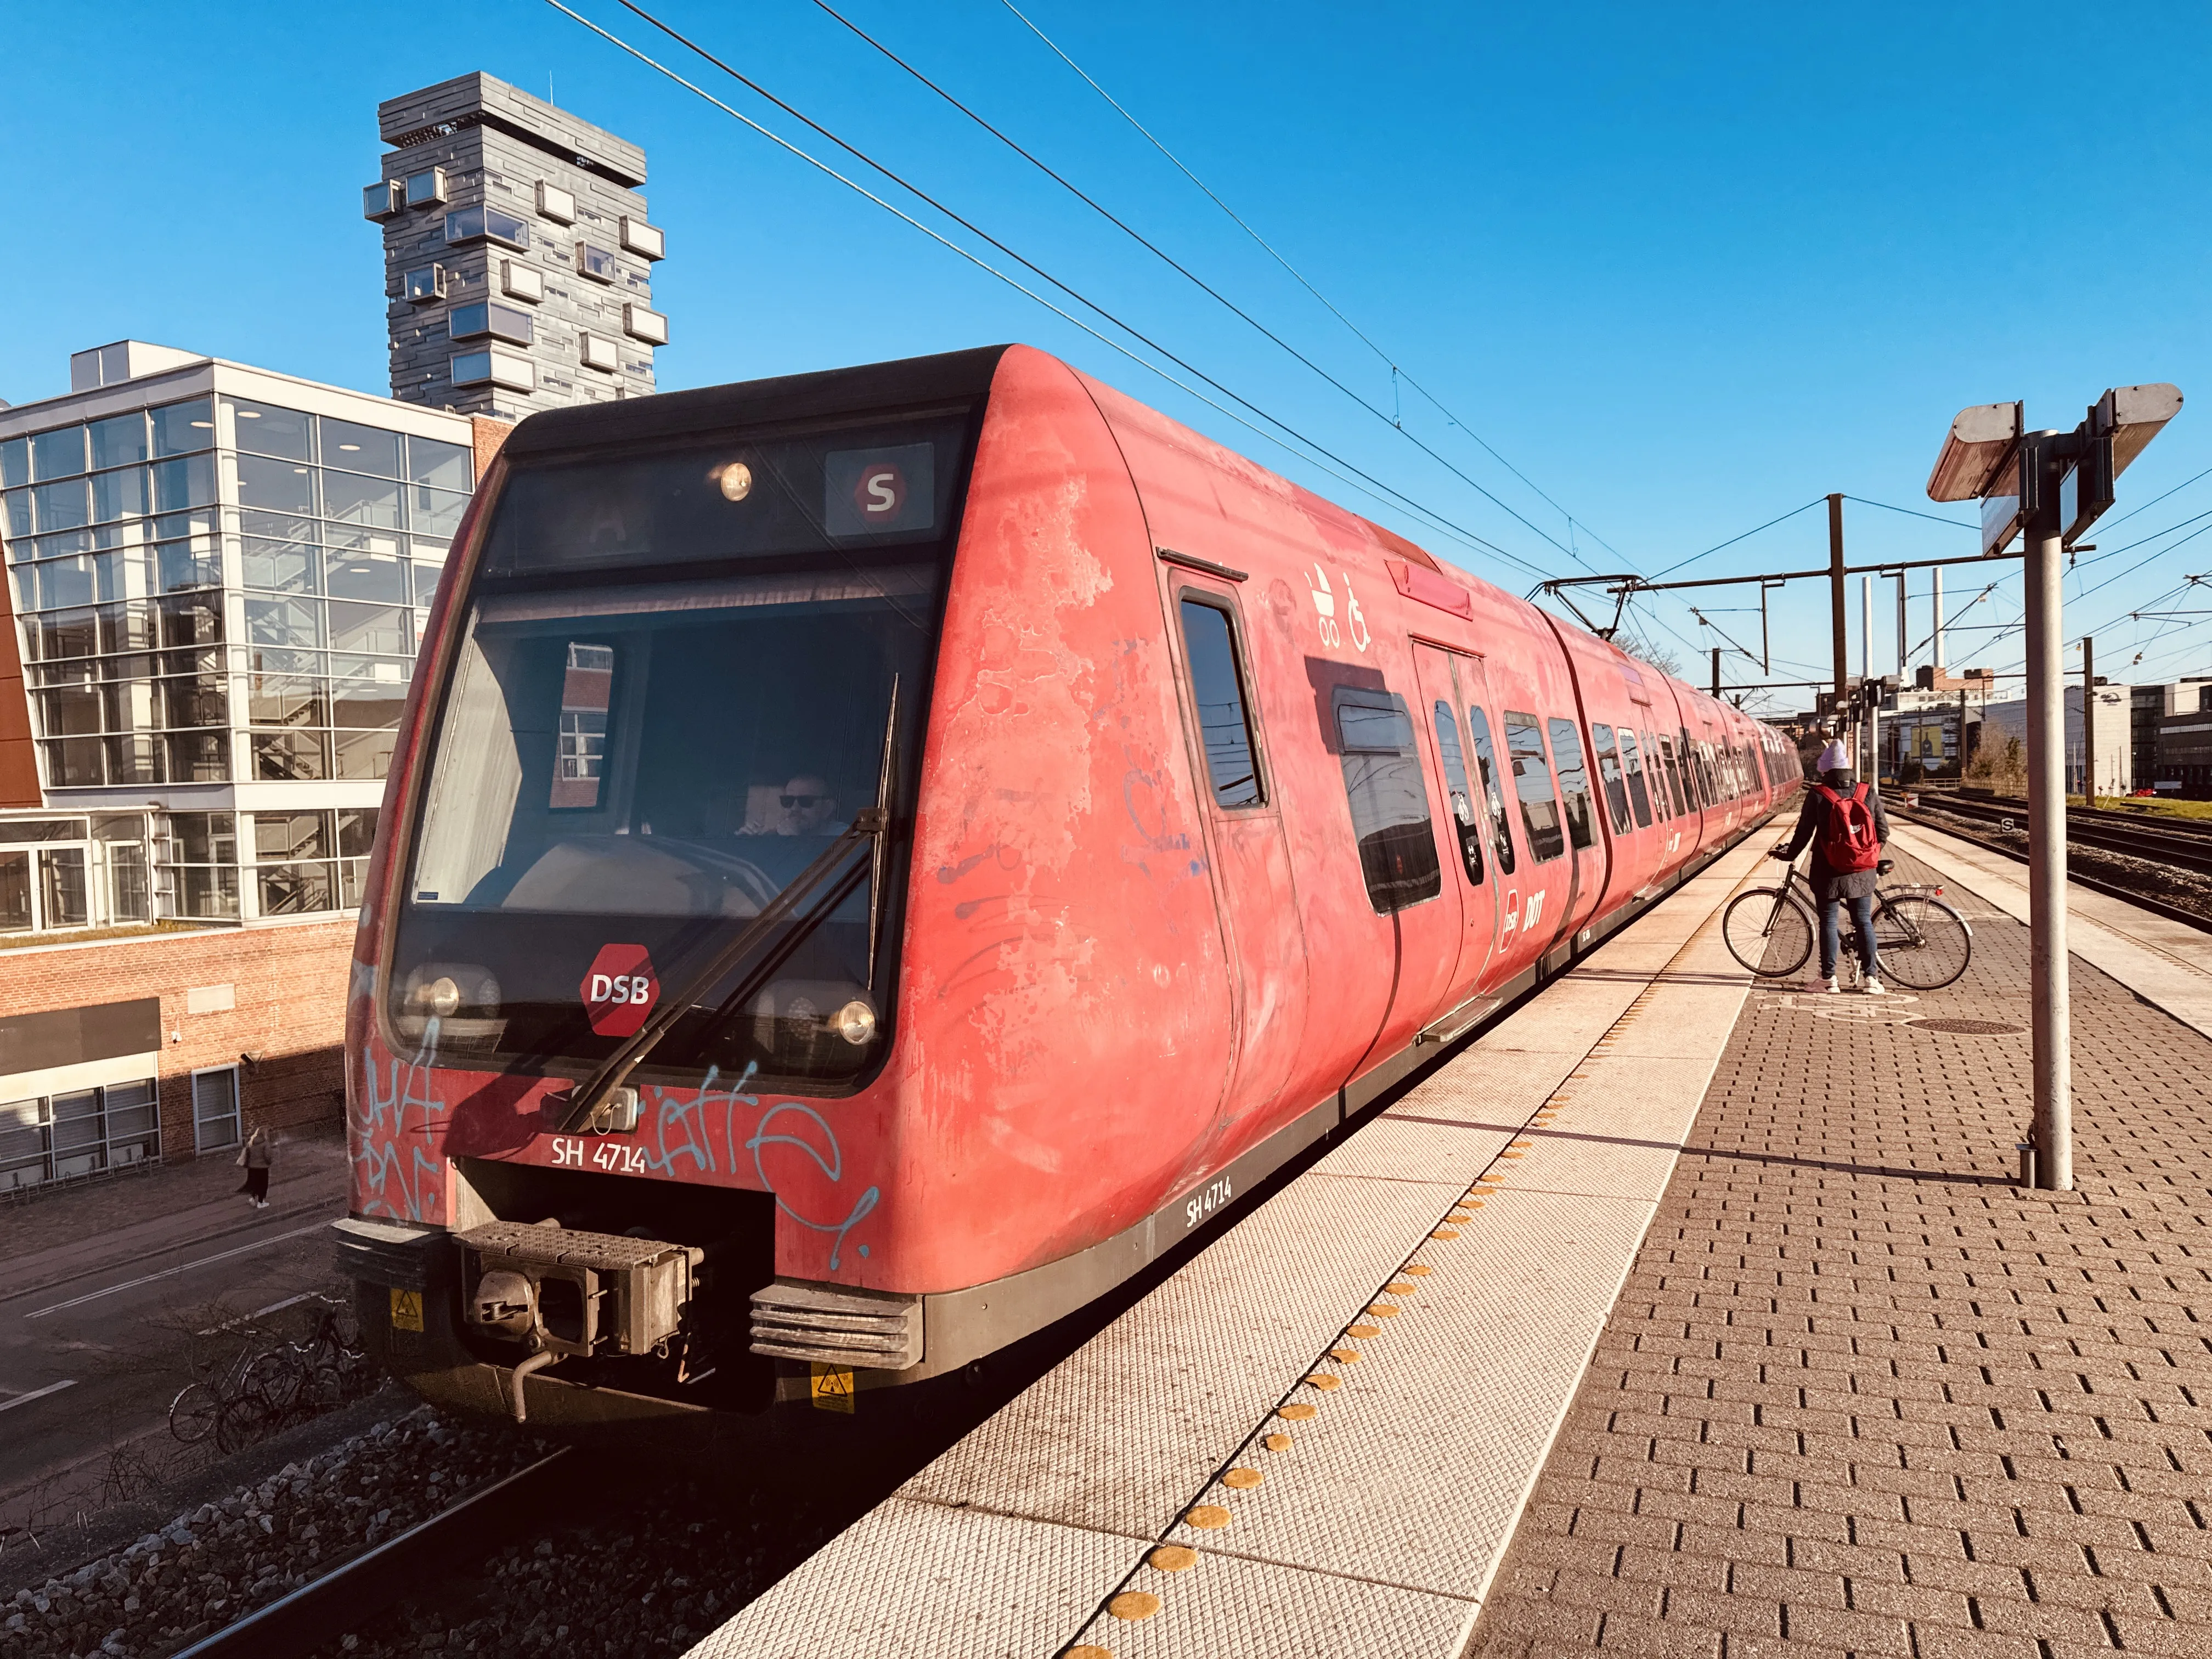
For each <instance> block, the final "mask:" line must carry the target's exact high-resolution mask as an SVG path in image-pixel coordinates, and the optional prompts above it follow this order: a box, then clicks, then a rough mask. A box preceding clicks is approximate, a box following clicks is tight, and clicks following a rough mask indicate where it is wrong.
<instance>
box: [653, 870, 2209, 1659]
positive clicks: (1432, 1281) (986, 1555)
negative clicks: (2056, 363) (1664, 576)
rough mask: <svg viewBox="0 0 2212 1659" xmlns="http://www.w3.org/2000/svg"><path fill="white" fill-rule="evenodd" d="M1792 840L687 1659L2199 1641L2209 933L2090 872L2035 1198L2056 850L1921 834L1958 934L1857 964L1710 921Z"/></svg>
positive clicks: (1276, 1213) (1035, 1391) (1999, 1647)
mask: <svg viewBox="0 0 2212 1659" xmlns="http://www.w3.org/2000/svg"><path fill="white" fill-rule="evenodd" d="M1771 839H1772V837H1771V836H1768V835H1765V834H1759V833H1755V834H1754V835H1753V836H1752V837H1751V838H1750V839H1749V840H1748V841H1747V842H1746V843H1744V844H1743V845H1741V846H1739V847H1738V848H1735V850H1734V851H1732V852H1731V853H1729V854H1728V855H1726V856H1725V857H1724V858H1723V859H1722V860H1719V861H1718V862H1717V863H1716V864H1715V865H1714V866H1711V867H1710V868H1709V869H1708V870H1707V871H1706V872H1704V873H1703V874H1701V875H1700V876H1699V878H1696V879H1695V880H1693V881H1692V882H1691V883H1689V884H1686V886H1685V887H1684V888H1683V889H1682V890H1680V891H1679V892H1678V893H1676V894H1675V895H1674V896H1671V897H1670V898H1669V899H1668V901H1667V902H1665V903H1663V904H1662V905H1661V906H1658V907H1656V908H1655V909H1654V910H1653V911H1652V912H1651V913H1650V914H1649V915H1647V916H1645V917H1644V918H1643V919H1641V920H1639V921H1638V922H1637V923H1636V924H1635V925H1634V926H1633V927H1630V928H1628V929H1627V930H1626V931H1625V932H1624V933H1621V934H1620V936H1618V937H1617V938H1616V939H1613V941H1612V942H1610V943H1609V944H1608V945H1607V946H1606V947H1605V949H1604V950H1602V951H1600V952H1598V953H1596V954H1595V956H1593V957H1591V958H1590V959H1589V961H1587V962H1586V963H1583V964H1582V965H1581V966H1580V967H1579V968H1578V969H1577V970H1576V971H1575V972H1573V973H1571V975H1568V976H1567V977H1566V978H1565V979H1564V980H1562V981H1559V982H1558V983H1557V984H1555V985H1554V986H1553V987H1550V988H1548V989H1547V990H1546V991H1545V992H1544V993H1542V994H1541V995H1539V996H1538V997H1536V998H1534V999H1532V1000H1530V1001H1529V1002H1528V1003H1527V1004H1525V1005H1523V1006H1522V1007H1521V1008H1520V1009H1518V1010H1516V1012H1514V1013H1513V1014H1512V1015H1510V1017H1509V1018H1507V1019H1505V1020H1504V1021H1503V1022H1501V1023H1500V1024H1498V1025H1496V1026H1495V1027H1493V1028H1492V1029H1491V1030H1489V1031H1487V1032H1486V1033H1485V1034H1484V1035H1483V1036H1480V1038H1478V1039H1477V1040H1476V1041H1475V1042H1473V1043H1471V1044H1469V1045H1468V1047H1467V1048H1465V1049H1463V1050H1462V1051H1461V1052H1460V1053H1459V1054H1456V1055H1455V1056H1453V1057H1452V1058H1451V1059H1450V1060H1449V1061H1448V1062H1447V1063H1446V1064H1444V1065H1443V1066H1440V1067H1439V1068H1437V1070H1436V1071H1435V1072H1433V1073H1431V1074H1430V1075H1429V1076H1427V1077H1426V1078H1425V1079H1423V1080H1421V1081H1420V1082H1419V1084H1418V1085H1415V1086H1414V1087H1413V1088H1412V1089H1411V1090H1409V1091H1407V1093H1406V1094H1404V1095H1403V1096H1401V1097H1400V1098H1399V1099H1398V1100H1397V1101H1396V1102H1395V1103H1394V1104H1392V1105H1391V1106H1390V1107H1389V1108H1388V1109H1386V1110H1385V1111H1383V1113H1382V1114H1380V1115H1378V1116H1377V1117H1376V1118H1375V1119H1374V1120H1372V1121H1370V1122H1369V1123H1368V1124H1366V1125H1365V1126H1364V1127H1362V1128H1360V1129H1359V1130H1358V1132H1357V1133H1354V1134H1353V1135H1352V1136H1351V1137H1350V1138H1349V1139H1347V1140H1346V1142H1345V1143H1344V1144H1343V1145H1342V1146H1338V1147H1336V1148H1334V1149H1333V1150H1332V1151H1331V1152H1329V1153H1328V1154H1327V1155H1326V1156H1324V1157H1323V1158H1321V1159H1320V1160H1319V1161H1318V1162H1317V1163H1316V1164H1314V1165H1313V1166H1312V1167H1311V1168H1310V1169H1309V1170H1307V1171H1306V1172H1305V1173H1304V1174H1303V1175H1301V1176H1298V1177H1297V1179H1296V1180H1295V1181H1293V1182H1291V1183H1289V1184H1288V1185H1287V1186H1286V1187H1285V1188H1284V1189H1283V1190H1282V1191H1280V1192H1279V1193H1278V1194H1275V1195H1274V1196H1273V1198H1271V1199H1270V1200H1268V1201H1267V1202H1266V1203H1265V1204H1263V1205H1262V1206H1260V1207H1259V1208H1258V1209H1257V1210H1256V1211H1255V1212H1253V1213H1252V1214H1251V1215H1249V1216H1248V1217H1247V1218H1244V1219H1243V1221H1241V1222H1240V1223H1238V1224H1237V1225H1236V1226H1234V1227H1233V1228H1231V1230H1230V1231H1228V1232H1227V1233H1226V1234H1225V1236H1224V1237H1222V1238H1221V1239H1220V1240H1218V1242H1217V1243H1214V1244H1213V1245H1212V1247H1210V1248H1209V1249H1206V1251H1205V1252H1204V1253H1203V1254H1201V1255H1199V1256H1198V1257H1197V1258H1195V1259H1194V1261H1191V1262H1190V1263H1189V1264H1188V1265H1187V1266H1186V1267H1183V1268H1182V1270H1180V1271H1179V1272H1178V1273H1176V1274H1175V1275H1174V1276H1173V1277H1171V1278H1170V1279H1168V1280H1167V1281H1166V1282H1164V1284H1163V1285H1160V1287H1159V1288H1158V1289H1157V1290H1156V1291H1153V1292H1152V1294H1151V1295H1150V1296H1148V1297H1146V1298H1145V1299H1144V1300H1143V1301H1141V1302H1139V1304H1136V1305H1135V1306H1134V1307H1133V1308H1132V1309H1131V1310H1129V1311H1128V1312H1127V1314H1125V1315H1123V1316H1121V1318H1120V1319H1119V1320H1117V1321H1116V1322H1115V1323H1114V1324H1113V1325H1112V1326H1110V1327H1109V1328H1107V1329H1106V1330H1105V1331H1104V1332H1103V1333H1102V1334H1100V1335H1099V1336H1098V1337H1097V1338H1096V1339H1094V1340H1092V1341H1091V1342H1090V1343H1089V1344H1087V1345H1086V1346H1085V1347H1083V1348H1082V1349H1080V1350H1079V1351H1078V1352H1076V1353H1075V1354H1074V1355H1073V1356H1072V1357H1071V1358H1069V1359H1068V1360H1067V1361H1066V1362H1065V1363H1064V1364H1061V1365H1060V1367H1059V1368H1057V1369H1056V1370H1054V1372H1053V1373H1051V1374H1050V1375H1049V1376H1046V1377H1045V1378H1043V1379H1042V1380H1041V1381H1040V1382H1039V1383H1036V1385H1034V1386H1033V1387H1032V1388H1030V1389H1029V1390H1028V1391H1027V1392H1026V1393H1024V1395H1021V1396H1020V1397H1018V1399H1016V1400H1015V1401H1012V1403H1011V1404H1009V1405H1008V1406H1007V1407H1005V1408H1004V1409H1002V1410H1001V1411H1000V1413H998V1414H997V1415H996V1416H994V1418H993V1419H990V1420H989V1421H988V1422H987V1423H986V1424H984V1425H982V1426H981V1428H979V1429H977V1430H976V1431H975V1432H974V1433H972V1434H970V1435H969V1437H967V1438H966V1439H964V1440H963V1441H962V1442H960V1443H958V1444H957V1445H956V1446H954V1447H953V1448H952V1449H951V1450H950V1451H948V1452H946V1453H945V1455H943V1456H941V1457H940V1458H939V1459H938V1460H937V1461H936V1462H933V1463H932V1464H930V1465H929V1466H928V1467H927V1468H924V1469H923V1470H922V1471H921V1473H920V1474H917V1475H915V1477H914V1478H913V1479H912V1480H908V1482H907V1483H906V1484H905V1485H904V1486H902V1487H901V1488H900V1489H899V1490H898V1492H896V1493H895V1494H894V1495H893V1496H892V1497H891V1498H890V1499H888V1500H887V1501H886V1502H884V1504H881V1505H880V1506H878V1508H877V1509H876V1510H873V1511H872V1512H871V1513H870V1514H869V1515H868V1516H866V1517H864V1518H863V1519H862V1520H861V1521H860V1522H858V1523H856V1524H855V1525H854V1526H853V1527H852V1528H849V1529H848V1530H847V1531H846V1532H845V1533H843V1534H841V1535H840V1536H839V1537H838V1538H836V1540H834V1541H832V1542H831V1543H830V1544H829V1546H828V1547H826V1548H824V1549H823V1551H821V1552H820V1553H817V1555H816V1556H814V1557H813V1558H812V1559H811V1560H809V1561H808V1562H807V1563H806V1564H805V1565H803V1566H802V1567H800V1568H799V1570H798V1571H794V1572H793V1573H792V1574H791V1575H790V1576H788V1577H786V1578H785V1579H784V1580H782V1581H781V1583H778V1584H777V1585H775V1587H773V1588H772V1589H770V1590H769V1592H768V1593H767V1594H766V1595H763V1596H762V1597H761V1598H760V1599H759V1600H757V1601H755V1602H753V1603H752V1604H751V1605H750V1606H749V1607H746V1608H745V1609H744V1610H743V1611H742V1612H740V1613H738V1616H737V1617H735V1618H734V1619H732V1620H730V1621H729V1622H728V1623H727V1624H726V1625H725V1626H722V1627H721V1628H720V1630H718V1631H716V1632H714V1634H713V1635H712V1636H710V1637H709V1638H708V1639H707V1640H706V1641H705V1642H704V1643H702V1644H701V1645H700V1646H699V1647H698V1648H696V1649H695V1650H694V1654H695V1656H697V1659H735V1656H740V1655H742V1656H775V1659H847V1656H852V1659H859V1656H863V1655H866V1656H870V1659H876V1656H888V1655H916V1656H921V1655H927V1656H951V1655H959V1656H969V1655H975V1656H999V1655H1007V1656H1013V1655H1024V1656H1028V1655H1035V1656H1053V1655H1064V1656H1071V1659H1102V1656H1115V1659H1134V1656H1155V1655H1160V1656H1164V1655H1200V1654H1206V1655H1213V1654H1222V1653H1236V1654H1240V1655H1255V1656H1259V1655H1267V1656H1273V1655H1283V1656H1291V1655H1298V1656H1304V1655H1314V1656H1319V1655H1323V1654H1327V1655H1332V1656H1336V1655H1342V1654H1346V1653H1358V1654H1362V1655H1378V1656H1382V1655H1388V1656H1401V1655H1402V1656H1407V1659H1415V1656H1419V1659H1430V1656H1434V1659H1457V1656H1462V1655H1465V1654H1480V1655H1484V1656H1493V1655H1496V1656H1504V1655H1512V1656H1535V1655H1552V1654H1569V1653H1583V1652H1589V1651H1601V1652H1623V1653H1636V1654H1661V1653H1664V1654H1670V1655H1671V1654H1677V1653H1682V1654H1707V1655H1714V1656H1724V1659H1743V1656H1746V1655H1750V1654H1755V1653H1765V1652H1768V1651H1777V1652H1780V1651H1786V1652H1788V1653H1790V1655H1792V1656H1796V1655H1801V1654H1815V1653H1830V1652H1832V1653H1838V1654H1841V1653H1845V1652H1855V1653H1858V1654H1863V1655H1873V1654H1888V1653H1895V1654H1899V1655H1912V1656H1914V1659H1935V1656H1938V1655H1947V1654H1951V1653H1977V1654H1979V1653H1990V1654H1999V1653H2002V1654H2012V1653H2018V1654H2021V1655H2023V1656H2036V1659H2050V1656H2053V1655H2057V1654H2063V1653H2069V1652H2072V1651H2075V1650H2086V1649H2087V1648H2088V1647H2091V1646H2094V1647H2097V1648H2100V1649H2110V1648H2112V1647H2118V1646H2121V1645H2123V1644H2124V1646H2125V1647H2127V1648H2130V1649H2135V1650H2142V1651H2148V1652H2157V1653H2175V1654H2179V1653H2197V1652H2203V1651H2205V1650H2207V1649H2208V1646H2212V1642H2209V1641H2208V1639H2207V1638H2208V1626H2212V1529H2208V1528H2212V1498H2208V1497H2200V1496H2199V1494H2202V1493H2203V1492H2205V1490H2206V1488H2205V1478H2206V1475H2207V1474H2212V1451H2208V1449H2207V1448H2208V1446H2212V1392H2208V1390H2212V1342H2208V1341H2206V1340H2200V1339H2199V1338H2197V1336H2196V1335H2194V1334H2193V1331H2194V1329H2195V1325H2194V1322H2195V1321H2196V1320H2197V1318H2199V1317H2200V1316H2201V1317H2204V1318H2205V1319H2206V1320H2207V1321H2208V1326H2212V1280H2207V1279H2205V1277H2204V1275H2203V1273H2201V1271H2199V1270H2198V1269H2197V1267H2194V1266H2193V1265H2191V1258H2192V1256H2193V1255H2194V1254H2195V1253H2197V1251H2199V1250H2200V1249H2201V1244H2200V1242H2199V1240H2198V1239H2197V1231H2198V1229H2197V1223H2196V1220H2195V1217H2196V1216H2197V1215H2198V1214H2201V1213H2202V1210H2203V1205H2204V1203H2205V1200H2206V1198H2207V1192H2208V1188H2212V1128H2208V1127H2207V1126H2206V1124H2205V1122H2204V1116H2205V1115H2204V1113H2203V1110H2202V1105H2203V1096H2204V1092H2205V1085H2204V1084H2203V1081H2202V1079H2204V1078H2205V1077H2207V1076H2208V1075H2212V1067H2208V1065H2207V1062H2208V1061H2212V1047H2208V1046H2207V1042H2208V1039H2207V1037H2206V1036H2205V1035H2204V1034H2203V1027H2202V1026H2200V1025H2199V1024H2198V1023H2197V1022H2198V1020H2199V1019H2200V1018H2203V1017H2204V1016H2205V1014H2206V1013H2207V1012H2208V1006H2205V1005H2203V1004H2201V1003H2200V1002H2199V1001H2192V1000H2191V999H2203V998H2204V995H2205V991H2206V989H2207V988H2212V949H2208V947H2209V946H2212V939H2208V938H2207V937H2206V936H2204V935H2201V934H2195V933H2192V932H2191V930H2187V929H2173V930H2172V934H2169V933H2167V932H2166V931H2164V930H2166V929H2168V928H2170V927H2171V926H2172V925H2171V924H2167V923H2164V922H2160V921H2158V920H2157V919H2156V918H2149V917H2142V918H2141V920H2140V921H2138V920H2137V916H2140V914H2141V913H2136V916H2131V915H2128V914H2126V910H2127V907H2119V908H2118V910H2115V911H2113V912H2111V913H2109V914H2099V915H2089V916H2087V917H2086V918H2082V910H2081V907H2080V906H2079V905H2078V904H2077V907H2076V916H2077V918H2082V919H2080V920H2077V923H2076V927H2075V935H2074V943H2075V947H2076V951H2077V953H2078V954H2079V955H2080V957H2081V958H2082V959H2081V961H2079V962H2077V964H2076V971H2075V999H2076V1012H2075V1085H2076V1090H2077V1105H2076V1135H2077V1151H2076V1158H2077V1171H2078V1173H2079V1179H2080V1182H2081V1190H2080V1191H2077V1192H2075V1193H2072V1194H2049V1193H2030V1192H2026V1191H2022V1190H2020V1189H2018V1188H2014V1187H2013V1186H2012V1185H2011V1184H2010V1182H2011V1179H2012V1176H2011V1170H2012V1166H2013V1152H2012V1148H2013V1143H2014V1142H2015V1140H2016V1139H2018V1136H2019V1133H2020V1130H2021V1123H2022V1119H2023V1118H2024V1116H2025V1113H2026V1109H2027V1102H2026V1085H2025V1076H2026V1072H2027V1033H2026V1030H2025V1026H2026V1010H2027V932H2026V929H2025V928H2024V927H2021V925H2020V924H2019V922H2018V921H2016V920H2015V919H2014V915H2013V909H2014V908H2015V906H2016V905H2017V904H2018V903H2019V900H2020V896H2021V892H2022V890H2023V889H2024V872H2021V871H2020V870H2018V868H2017V866H2010V865H2008V864H2002V863H2001V862H2000V861H1998V860H1989V864H1988V867H1984V866H1983V865H1982V863H1980V862H1979V861H1978V860H1983V859H1985V858H1986V857H1987V855H1985V854H1980V853H1979V851H1978V849H1975V848H1971V847H1968V846H1967V845H1966V843H1962V842H1955V841H1954V840H1953V839H1952V838H1950V837H1948V836H1941V835H1940V834H1937V833H1936V832H1932V831H1926V830H1921V829H1909V830H1904V831H1901V832H1900V834H1899V838H1898V840H1897V842H1895V843H1893V850H1895V851H1898V852H1899V853H1901V854H1904V855H1905V857H1904V859H1903V860H1902V861H1903V862H1904V863H1905V866H1906V867H1905V868H1904V869H1901V870H1900V871H1899V878H1908V879H1909V878H1920V879H1932V880H1938V881H1942V882H1943V883H1944V884H1946V885H1947V887H1948V888H1949V890H1950V896H1952V898H1953V899H1954V902H1959V903H1960V906H1961V908H1963V909H1965V910H1966V914H1967V915H1968V917H1969V920H1970V921H1971V922H1972V926H1973V927H1974V930H1975V958H1974V963H1973V966H1972V969H1970V970H1969V971H1968V973H1967V975H1966V976H1965V977H1964V978H1963V979H1962V980H1961V981H1960V982H1959V983H1958V984H1957V985H1955V986H1954V987H1948V988H1947V989H1946V990H1944V991H1941V992H1936V993H1933V994H1927V995H1925V996H1922V997H1917V998H1915V997H1912V996H1910V995H1908V994H1891V995H1889V996H1887V997H1884V998H1880V999H1876V998H1873V997H1866V996H1827V995H1824V994H1808V993H1807V992H1805V991H1803V990H1802V988H1800V987H1798V986H1797V985H1795V984H1790V983H1786V982H1768V983H1765V984H1760V985H1758V986H1756V987H1754V986H1753V983H1752V981H1750V977H1749V975H1746V974H1745V973H1743V972H1742V971H1741V969H1739V968H1738V967H1737V965H1736V964H1735V962H1734V960H1733V959H1732V958H1731V957H1729V955H1728V953H1727V951H1726V950H1725V948H1724V946H1723V945H1722V944H1721V941H1720V938H1719V930H1718V926H1717V919H1718V914H1719V911H1720V909H1721V908H1722V906H1723V903H1724V902H1725V900H1726V899H1727V897H1728V896H1729V895H1730V894H1731V893H1732V892H1733V891H1734V890H1735V889H1736V888H1737V887H1738V886H1739V885H1741V884H1756V883H1757V882H1759V881H1760V880H1762V879H1763V878H1764V875H1765V869H1766V868H1767V867H1768V866H1765V864H1764V861H1763V859H1762V858H1761V854H1762V852H1763V850H1764V848H1765V845H1766V844H1767V842H1769V841H1770V840H1771ZM1923 861H1924V862H1923ZM2081 898H2084V899H2095V900H2096V902H2097V904H2098V905H2100V906H2105V905H2112V904H2114V903H2115V902H2114V901H2110V900H2106V899H2102V898H2101V897H2100V896H2094V895H2086V894H2085V895H2081ZM2023 913H2024V912H2023ZM2178 935H2187V937H2179V936H2178ZM2131 953H2132V954H2131ZM2121 975H2134V976H2135V977H2134V978H2125V977H2122V976H2121ZM2139 981H2148V983H2143V982H2139ZM2160 998H2164V999H2165V1000H2166V1001H2170V1002H2172V1003H2173V1004H2176V1005H2178V1006H2177V1007H2176V1008H2175V1009H2174V1010H2173V1011H2172V1012H2169V1011H2168V1009H2167V1007H2166V1006H2164V1004H2163V1003H2162V1002H2161V1001H2160ZM1931 1022H1932V1023H1931ZM2200 1400H2203V1401H2205V1402H2206V1403H2205V1404H2204V1405H2203V1406H2199V1404H2198V1403H2197V1402H2198V1401H2200Z"/></svg>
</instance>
